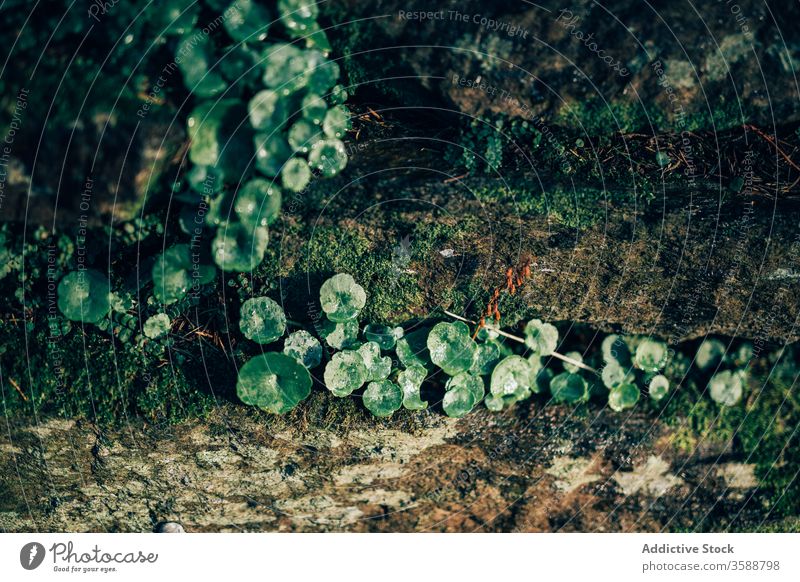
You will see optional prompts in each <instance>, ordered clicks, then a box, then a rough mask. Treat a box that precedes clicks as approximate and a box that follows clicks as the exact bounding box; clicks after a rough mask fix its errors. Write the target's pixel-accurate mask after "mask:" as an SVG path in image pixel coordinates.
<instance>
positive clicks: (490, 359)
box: [469, 341, 500, 376]
mask: <svg viewBox="0 0 800 582" xmlns="http://www.w3.org/2000/svg"><path fill="white" fill-rule="evenodd" d="M499 361H500V346H498V345H497V344H496V343H494V342H492V341H490V342H486V343H482V344H478V345H477V347H476V349H475V355H474V357H473V358H472V366H471V367H470V369H469V371H470V372H471V373H472V374H476V375H478V376H488V375H489V374H491V373H492V370H494V367H495V366H496V365H497V362H499Z"/></svg>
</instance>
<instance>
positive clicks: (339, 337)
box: [319, 319, 358, 350]
mask: <svg viewBox="0 0 800 582" xmlns="http://www.w3.org/2000/svg"><path fill="white" fill-rule="evenodd" d="M319 334H320V336H321V337H322V339H324V340H325V343H326V344H328V345H329V346H331V347H332V348H334V349H336V350H343V349H347V348H352V347H354V346H355V345H356V344H357V343H358V321H356V320H355V319H351V320H348V321H340V322H338V323H334V322H332V321H324V322H323V323H322V325H321V326H320V329H319Z"/></svg>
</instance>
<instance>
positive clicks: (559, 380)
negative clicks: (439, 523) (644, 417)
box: [238, 273, 746, 418]
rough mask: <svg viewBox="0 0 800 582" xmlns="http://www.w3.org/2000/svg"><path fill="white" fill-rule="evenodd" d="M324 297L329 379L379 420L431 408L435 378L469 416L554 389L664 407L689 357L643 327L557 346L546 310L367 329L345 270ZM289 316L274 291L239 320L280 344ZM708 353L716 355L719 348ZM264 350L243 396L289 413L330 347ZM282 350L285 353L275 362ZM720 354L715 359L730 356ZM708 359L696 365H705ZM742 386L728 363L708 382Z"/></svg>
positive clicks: (558, 398)
mask: <svg viewBox="0 0 800 582" xmlns="http://www.w3.org/2000/svg"><path fill="white" fill-rule="evenodd" d="M319 299H320V305H321V306H322V311H323V312H324V313H325V314H326V320H325V321H323V322H320V323H319V324H318V325H317V326H316V330H317V333H318V335H319V336H320V338H322V339H323V340H324V341H325V343H327V344H328V346H329V347H330V348H332V349H333V350H335V351H334V352H333V353H332V355H330V357H329V358H328V359H327V362H326V363H325V369H324V372H323V375H322V376H323V381H324V383H325V386H326V387H327V389H328V390H329V391H330V392H331V393H332V394H333V395H335V396H337V397H340V398H344V397H348V396H351V395H357V392H359V391H361V390H363V392H362V393H361V400H362V402H363V404H364V407H365V408H366V409H367V410H368V411H370V412H371V413H372V414H373V415H374V416H376V417H379V418H387V417H390V416H392V415H393V414H394V413H395V412H397V411H399V410H400V409H403V408H404V409H406V410H412V411H414V410H424V409H426V408H428V407H429V406H430V404H431V403H430V402H429V401H428V399H427V397H426V398H423V390H424V389H425V386H426V383H428V382H432V383H433V384H434V386H432V387H431V388H430V389H427V393H435V391H436V390H437V388H436V386H437V385H438V386H442V385H443V392H440V394H441V398H440V399H439V400H438V402H440V403H441V409H442V410H443V411H444V413H445V414H446V415H447V416H449V417H452V418H461V417H463V416H465V415H467V414H469V413H470V412H471V411H473V410H475V408H476V407H477V406H478V405H479V404H481V403H482V404H483V405H484V406H485V407H486V408H487V409H488V410H491V411H500V410H503V409H507V408H509V407H511V406H513V405H515V404H517V403H520V402H522V401H525V400H528V399H530V398H532V397H533V396H534V395H549V398H550V399H551V400H552V401H553V402H554V403H556V404H568V405H572V406H584V405H586V403H588V402H590V401H591V400H592V399H594V398H596V397H598V396H600V395H603V396H605V398H606V401H607V404H608V407H609V408H610V409H611V410H613V411H616V412H622V411H625V410H629V409H633V408H635V407H636V406H637V405H639V404H640V401H641V393H642V391H643V390H647V392H648V394H649V396H650V398H649V401H650V402H651V406H659V405H660V404H661V402H662V401H663V400H664V399H665V398H666V397H667V395H668V394H669V392H670V388H671V381H670V379H669V377H668V374H669V375H679V374H683V375H685V374H687V373H688V371H689V366H690V363H687V359H686V358H685V357H672V356H673V355H674V354H673V352H672V351H671V350H669V348H668V347H667V345H666V344H665V343H664V342H662V341H659V340H656V339H652V338H645V337H640V336H628V337H623V336H619V335H614V334H612V335H609V336H607V337H606V338H604V339H603V341H602V343H601V346H600V350H599V351H591V350H587V351H584V352H579V351H571V352H568V353H566V354H561V353H559V352H557V351H556V349H557V346H558V343H559V335H558V328H556V326H554V325H552V324H548V323H544V322H542V321H541V320H538V319H533V320H531V321H529V322H528V323H527V324H526V325H525V326H524V334H525V335H524V337H522V336H517V335H514V334H512V333H509V332H507V331H504V330H502V329H499V328H495V327H492V326H487V325H485V324H484V325H483V326H479V327H478V328H477V329H476V331H475V333H474V334H473V333H471V330H470V328H469V325H468V324H469V323H471V322H469V320H465V319H464V318H462V317H460V316H456V315H455V314H451V313H449V312H445V313H446V314H448V315H450V316H451V317H453V318H455V319H456V321H440V322H438V323H436V324H435V325H434V326H433V327H430V328H429V327H420V328H415V329H410V330H408V331H405V330H403V329H402V328H397V327H395V328H392V327H389V326H386V325H378V324H370V325H367V326H365V327H364V328H363V329H362V328H361V327H360V325H359V322H358V315H359V314H360V312H361V310H362V309H363V308H364V307H365V306H366V303H367V293H366V291H365V289H364V288H363V287H362V286H361V285H359V284H358V282H356V281H355V279H354V278H353V277H352V276H350V275H348V274H345V273H338V274H336V275H334V276H332V277H331V278H329V279H328V280H326V281H325V282H324V283H323V284H322V286H321V287H320V295H319ZM286 325H287V320H286V317H285V315H284V313H283V310H282V309H281V307H280V305H278V304H277V303H276V302H274V301H273V300H271V299H269V298H266V297H256V298H252V299H249V300H248V301H246V302H245V303H244V304H243V305H242V319H241V321H240V327H241V329H242V333H243V334H244V335H245V337H248V338H249V339H251V340H253V341H256V342H258V343H261V344H269V343H272V342H274V341H276V340H277V339H279V338H280V337H281V336H283V334H284V333H285V329H286ZM501 340H511V343H510V344H504V343H503V341H501ZM514 346H518V349H517V350H515V349H514ZM519 349H521V350H522V351H521V353H520V352H519ZM704 349H708V348H704ZM392 351H394V352H395V354H396V356H397V363H399V364H400V367H399V368H398V367H395V366H396V362H395V361H394V360H393V359H392V357H391V352H392ZM711 351H712V352H714V353H717V355H718V351H719V350H718V349H716V347H715V349H714V350H711ZM587 354H588V356H587ZM631 354H633V355H632V356H631ZM266 355H267V356H269V357H268V358H267V360H263V359H261V360H260V359H253V360H251V361H250V362H248V363H247V364H246V365H245V366H244V367H243V368H242V370H241V371H240V379H239V385H238V386H239V388H238V392H239V396H240V398H241V399H242V401H243V402H245V403H247V404H252V405H254V406H258V407H260V408H263V409H264V410H268V411H271V412H281V411H287V410H290V409H291V408H293V407H294V406H296V405H297V403H298V402H300V401H301V400H302V399H304V398H305V397H307V396H308V391H309V390H310V388H309V390H306V380H305V378H306V376H305V375H304V374H303V372H300V371H299V370H303V371H307V370H310V369H313V368H315V367H317V366H320V365H322V360H323V355H324V352H323V349H322V345H321V343H320V341H319V340H318V339H317V338H316V337H314V336H313V335H312V334H311V333H309V332H308V331H306V330H298V331H295V332H293V333H292V334H290V335H289V336H288V337H287V339H286V341H285V342H284V346H283V353H282V354H272V355H270V354H266ZM278 355H280V356H281V358H277V359H276V358H275V356H278ZM744 355H746V354H744V353H743V354H739V355H738V356H736V358H740V357H743V356H744ZM714 359H715V360H718V361H717V364H718V365H721V364H722V362H723V360H724V358H722V357H716V356H715V358H714ZM288 361H291V362H292V363H293V365H289V364H288V363H287V362H288ZM597 361H602V362H603V366H602V367H600V368H599V369H596V368H594V367H592V365H590V364H594V363H596V362H597ZM736 361H738V360H735V359H731V360H730V362H731V363H734V364H736ZM559 367H560V369H559ZM706 368H707V366H705V367H701V366H698V371H699V373H705V372H704V369H706ZM306 373H307V372H306ZM442 374H444V378H442V380H438V379H437V378H439V377H440V376H441V375H442ZM309 384H310V383H309ZM745 386H746V375H745V372H744V370H742V369H734V370H724V371H720V372H717V373H716V374H714V375H713V376H712V377H711V378H710V380H709V392H710V394H711V397H712V399H713V400H714V401H715V402H717V403H719V404H720V405H723V406H734V405H736V404H737V403H738V402H739V401H740V400H741V397H742V394H743V392H744V390H745ZM487 388H488V393H487Z"/></svg>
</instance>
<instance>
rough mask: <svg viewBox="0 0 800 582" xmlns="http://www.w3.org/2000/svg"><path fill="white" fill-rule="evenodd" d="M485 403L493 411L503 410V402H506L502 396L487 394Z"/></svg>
mask: <svg viewBox="0 0 800 582" xmlns="http://www.w3.org/2000/svg"><path fill="white" fill-rule="evenodd" d="M483 403H484V404H485V405H486V408H488V409H489V410H491V411H492V412H500V411H501V410H503V404H505V402H504V401H503V397H502V396H495V395H493V394H490V395H489V396H487V397H486V398H485V399H484V401H483Z"/></svg>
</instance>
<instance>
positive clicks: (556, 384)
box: [550, 372, 589, 404]
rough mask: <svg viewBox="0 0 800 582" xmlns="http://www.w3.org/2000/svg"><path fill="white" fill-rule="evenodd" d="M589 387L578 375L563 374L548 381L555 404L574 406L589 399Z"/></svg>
mask: <svg viewBox="0 0 800 582" xmlns="http://www.w3.org/2000/svg"><path fill="white" fill-rule="evenodd" d="M588 388H589V385H588V384H587V383H586V380H585V379H584V378H583V376H581V375H580V374H573V373H571V372H564V373H563V374H559V375H558V376H556V377H555V378H553V379H552V380H551V381H550V393H551V394H552V395H553V400H554V401H556V402H567V403H570V404H574V403H576V402H584V401H586V400H588V399H589V389H588Z"/></svg>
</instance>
